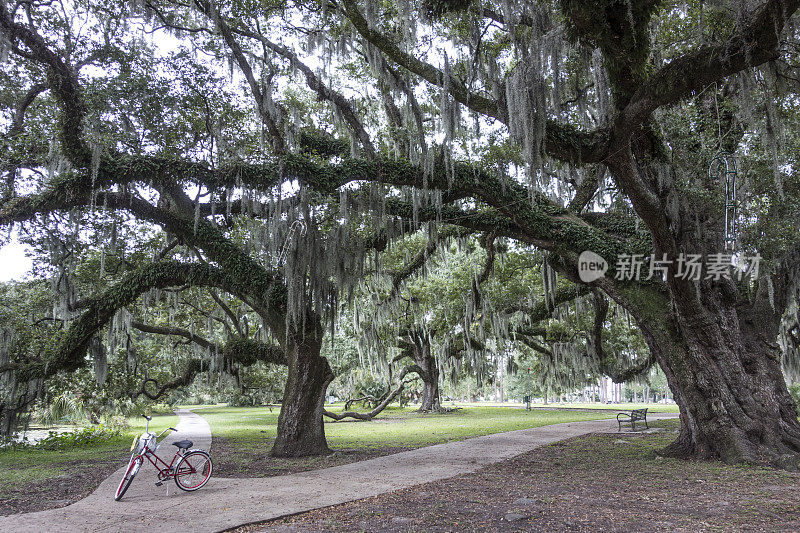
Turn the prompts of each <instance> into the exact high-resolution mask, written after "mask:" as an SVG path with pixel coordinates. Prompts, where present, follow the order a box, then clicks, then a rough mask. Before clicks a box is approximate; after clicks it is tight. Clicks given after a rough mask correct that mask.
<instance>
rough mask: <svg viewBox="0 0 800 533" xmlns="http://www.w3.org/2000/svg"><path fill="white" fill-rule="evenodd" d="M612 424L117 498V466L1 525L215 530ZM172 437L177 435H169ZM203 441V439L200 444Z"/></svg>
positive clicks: (143, 484) (432, 476)
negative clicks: (78, 493) (71, 494)
mask: <svg viewBox="0 0 800 533" xmlns="http://www.w3.org/2000/svg"><path fill="white" fill-rule="evenodd" d="M181 414H183V416H182V418H181V420H187V423H188V422H189V420H193V422H192V424H193V426H192V427H193V428H194V429H193V430H194V431H198V432H200V431H201V429H202V427H203V424H204V425H205V428H208V425H207V423H205V420H203V419H202V417H200V416H199V415H196V414H194V413H189V414H185V413H179V415H181ZM673 416H674V415H673ZM665 417H667V418H671V416H669V415H666V416H665V415H659V416H656V417H653V418H654V419H656V418H665ZM615 430H616V421H614V420H596V421H590V422H570V423H564V424H555V425H552V426H542V427H538V428H532V429H523V430H518V431H509V432H506V433H496V434H494V435H486V436H483V437H475V438H472V439H467V440H464V441H458V442H450V443H446V444H438V445H435V446H428V447H425V448H419V449H416V450H411V451H407V452H402V453H397V454H394V455H388V456H384V457H378V458H375V459H370V460H367V461H360V462H357V463H351V464H347V465H342V466H337V467H333V468H325V469H321V470H314V471H309V472H302V473H298V474H291V475H285V476H276V477H271V478H257V479H226V478H212V479H211V481H209V483H208V485H206V486H205V487H203V488H202V489H201V490H199V491H197V492H191V493H187V492H182V491H179V490H177V488H176V487H175V486H174V484H173V485H172V486H171V488H170V492H169V496H168V497H167V496H166V495H165V489H164V488H163V487H161V488H156V487H154V486H153V484H152V483H153V481H155V476H154V475H153V476H152V480H147V479H145V477H144V476H142V475H141V474H140V475H139V476H137V477H136V479H135V480H134V482H133V484H132V485H131V488H130V489H129V491H128V494H126V495H125V498H123V500H122V501H120V502H115V501H114V499H113V494H114V491H115V489H116V486H117V484H118V483H119V478H120V477H121V476H122V472H119V476H117V475H116V474H115V475H113V476H111V478H109V479H108V480H107V481H105V482H103V484H101V485H100V487H98V489H97V490H96V491H94V492H93V493H92V494H91V495H90V496H89V497H87V498H85V499H84V500H81V501H80V502H77V503H75V504H72V505H70V506H68V507H64V508H61V509H53V510H50V511H42V512H38V513H28V514H22V515H12V516H9V517H6V518H4V519H3V520H2V522H0V531H15V532H19V531H50V532H52V531H148V532H149V531H152V530H154V529H162V528H170V527H172V528H180V529H185V530H189V531H220V530H223V529H227V528H231V527H235V526H238V525H242V524H247V523H252V522H257V521H261V520H267V519H271V518H277V517H280V516H285V515H288V514H293V513H299V512H303V511H308V510H312V509H317V508H320V507H325V506H329V505H335V504H340V503H345V502H348V501H352V500H357V499H361V498H367V497H371V496H376V495H378V494H382V493H385V492H391V491H395V490H398V489H403V488H407V487H411V486H414V485H418V484H421V483H428V482H431V481H436V480H440V479H445V478H449V477H453V476H456V475H459V474H465V473H469V472H474V471H476V470H478V469H479V468H481V467H483V466H485V465H488V464H491V463H495V462H498V461H502V460H504V459H509V458H511V457H514V456H516V455H519V454H521V453H524V452H527V451H530V450H532V449H534V448H538V447H539V446H543V445H546V444H550V443H553V442H557V441H560V440H564V439H568V438H572V437H576V436H579V435H584V434H587V433H602V432H609V431H615ZM180 437H181V438H183V435H180ZM188 438H191V437H188ZM208 438H209V439H210V431H209V432H208ZM172 440H177V439H169V440H168V441H167V442H172ZM198 442H199V443H200V442H202V441H200V439H198ZM209 444H210V440H209ZM204 446H205V443H202V444H198V445H197V447H204ZM212 456H213V454H212ZM147 466H149V465H147ZM148 470H151V471H152V467H149V468H144V467H143V468H142V471H141V472H142V473H144V472H147V471H148ZM151 475H152V474H151ZM140 476H141V478H140Z"/></svg>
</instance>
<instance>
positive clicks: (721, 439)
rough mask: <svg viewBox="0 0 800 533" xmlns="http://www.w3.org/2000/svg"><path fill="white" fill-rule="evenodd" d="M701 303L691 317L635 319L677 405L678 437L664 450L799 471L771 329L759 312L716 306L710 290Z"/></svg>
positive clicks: (798, 443) (797, 440)
mask: <svg viewBox="0 0 800 533" xmlns="http://www.w3.org/2000/svg"><path fill="white" fill-rule="evenodd" d="M703 303H704V304H705V305H704V306H703V308H702V309H699V310H697V311H696V312H695V313H693V314H691V315H688V314H687V313H686V312H681V311H680V310H676V311H673V312H665V313H664V316H663V318H660V319H657V318H654V317H650V318H645V319H644V320H639V325H640V326H641V328H642V331H643V333H644V336H645V339H646V340H647V343H648V345H649V346H650V349H651V351H652V353H653V354H654V355H655V357H656V360H657V361H658V363H659V364H660V366H661V368H662V369H663V371H664V373H665V374H666V377H667V381H668V383H669V386H670V389H671V390H672V393H673V396H674V398H675V401H676V402H677V403H678V405H679V407H680V413H681V414H680V417H681V432H680V435H679V437H678V439H677V440H676V441H675V442H674V443H672V444H671V445H670V446H668V447H667V448H666V449H665V451H664V452H665V453H666V454H667V455H671V456H679V457H699V458H719V459H721V460H722V461H724V462H726V463H740V462H751V463H761V464H771V465H773V466H778V467H781V468H788V469H792V470H794V469H798V468H800V422H798V413H797V410H796V406H795V403H794V401H793V400H792V398H791V396H790V395H789V392H788V390H787V387H786V383H785V381H784V378H783V374H782V372H781V368H780V353H779V350H778V346H777V344H776V343H775V342H774V338H775V336H774V335H772V333H774V327H773V326H772V325H771V324H770V323H768V319H767V318H765V316H764V315H765V314H764V313H759V312H758V311H757V310H754V309H752V308H745V309H737V308H736V306H732V305H722V301H721V299H720V296H719V295H718V294H716V293H715V292H714V291H709V292H707V293H706V294H705V295H704V297H703ZM677 307H678V309H680V307H681V306H680V305H679V306H677ZM640 318H641V315H640Z"/></svg>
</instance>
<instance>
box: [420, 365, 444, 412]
mask: <svg viewBox="0 0 800 533" xmlns="http://www.w3.org/2000/svg"><path fill="white" fill-rule="evenodd" d="M426 378H427V379H426ZM441 408H442V403H441V399H440V397H439V370H438V369H437V368H435V367H434V369H433V372H432V373H430V374H428V375H427V376H423V377H422V402H421V403H420V406H419V410H420V411H424V412H430V411H438V410H440V409H441Z"/></svg>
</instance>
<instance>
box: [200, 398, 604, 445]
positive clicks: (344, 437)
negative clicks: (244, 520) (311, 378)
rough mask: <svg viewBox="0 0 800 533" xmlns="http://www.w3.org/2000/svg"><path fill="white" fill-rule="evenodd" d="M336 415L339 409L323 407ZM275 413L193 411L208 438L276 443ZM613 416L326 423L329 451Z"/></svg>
mask: <svg viewBox="0 0 800 533" xmlns="http://www.w3.org/2000/svg"><path fill="white" fill-rule="evenodd" d="M328 409H329V410H331V411H341V409H342V406H341V405H333V406H328ZM279 411H280V410H279V408H278V407H272V409H271V410H270V409H269V408H267V407H212V408H208V409H202V410H198V411H197V412H198V414H200V415H201V416H203V418H205V419H206V420H208V423H209V424H210V425H211V434H212V435H213V436H216V437H224V438H228V439H235V440H237V441H248V440H253V441H260V442H263V441H264V440H265V439H272V438H274V437H275V432H276V425H277V422H278V413H279ZM611 416H613V414H612V413H607V412H603V411H598V412H596V413H593V412H586V411H575V412H570V411H566V410H559V411H544V410H533V411H526V410H525V409H519V408H518V409H510V408H507V407H483V406H481V407H465V408H463V409H459V410H457V411H455V412H452V413H442V414H439V413H436V414H425V413H417V412H416V411H414V409H413V407H412V408H408V407H406V408H400V407H389V408H387V409H386V410H385V411H383V412H382V413H381V414H380V415H379V416H378V417H377V418H375V419H374V420H372V421H370V422H364V421H355V420H352V421H351V420H348V421H341V422H334V421H332V420H326V422H325V435H326V436H327V439H328V444H329V445H330V447H331V448H334V449H336V448H365V449H370V448H384V447H387V446H393V447H418V446H426V445H430V444H438V443H441V442H448V441H451V440H457V439H463V438H467V437H475V436H478V435H488V434H490V433H498V432H501V431H511V430H515V429H525V428H532V427H538V426H545V425H549V424H558V423H561V422H576V421H580V420H597V419H601V418H609V417H611Z"/></svg>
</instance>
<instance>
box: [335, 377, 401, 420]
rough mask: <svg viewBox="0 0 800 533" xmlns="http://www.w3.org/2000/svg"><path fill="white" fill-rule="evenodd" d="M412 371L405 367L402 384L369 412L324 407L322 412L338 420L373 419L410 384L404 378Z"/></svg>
mask: <svg viewBox="0 0 800 533" xmlns="http://www.w3.org/2000/svg"><path fill="white" fill-rule="evenodd" d="M410 372H415V370H412V368H411V367H406V368H404V369H403V371H402V372H401V373H400V377H399V381H400V384H399V385H398V386H397V388H396V389H394V390H393V391H392V392H391V394H389V395H388V396H387V397H386V398H384V400H383V401H382V402H381V403H380V404H378V405H377V406H375V409H373V410H372V411H369V412H368V413H358V412H355V411H344V412H342V413H332V412H330V411H328V410H325V409H323V410H322V414H323V415H325V416H327V417H328V418H332V419H333V420H337V421H338V420H344V419H345V418H355V419H356V420H372V419H373V418H375V417H376V416H378V415H379V414H380V412H381V411H383V410H384V409H386V407H387V406H388V405H389V404H390V403H392V402H393V401H394V399H395V398H397V396H398V395H399V394H400V393H401V392H403V388H405V386H406V385H408V383H407V382H406V381H404V378H405V377H406V375H408V374H409V373H410Z"/></svg>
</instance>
